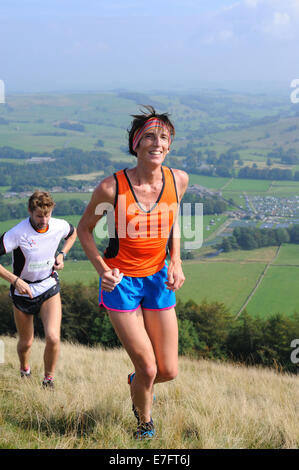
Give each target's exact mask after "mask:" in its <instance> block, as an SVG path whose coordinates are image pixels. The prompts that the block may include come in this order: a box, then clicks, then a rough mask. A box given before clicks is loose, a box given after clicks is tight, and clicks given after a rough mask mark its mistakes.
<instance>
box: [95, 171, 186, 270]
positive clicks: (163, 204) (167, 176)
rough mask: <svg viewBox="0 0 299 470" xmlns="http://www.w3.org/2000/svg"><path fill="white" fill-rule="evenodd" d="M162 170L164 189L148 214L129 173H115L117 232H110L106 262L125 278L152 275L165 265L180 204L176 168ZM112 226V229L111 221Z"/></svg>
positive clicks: (114, 223) (115, 227)
mask: <svg viewBox="0 0 299 470" xmlns="http://www.w3.org/2000/svg"><path fill="white" fill-rule="evenodd" d="M161 171H162V179H163V185H162V189H161V192H160V194H159V196H158V199H157V201H156V202H155V204H154V205H153V206H152V207H151V209H150V210H148V211H146V210H145V209H144V208H142V206H141V204H140V203H139V202H138V199H137V197H136V195H135V193H134V189H133V187H132V185H131V182H130V179H129V177H128V175H127V172H126V170H120V171H118V172H117V173H114V178H115V180H116V197H115V206H114V207H115V209H114V212H113V215H111V214H110V217H111V216H112V217H114V220H113V221H112V222H113V229H112V231H113V233H110V240H109V246H108V247H107V248H106V250H105V253H104V261H105V263H106V264H107V265H108V266H109V267H110V268H111V269H113V268H118V269H119V270H120V272H122V273H123V274H124V275H125V276H132V277H144V276H150V275H152V274H155V273H156V272H158V271H160V269H162V268H163V266H164V264H165V258H166V256H167V252H168V242H169V238H170V235H171V232H172V227H173V223H174V221H175V217H176V214H177V211H178V205H179V204H178V202H179V201H178V195H177V188H176V183H175V177H174V174H173V171H172V169H171V168H168V167H165V166H163V167H161ZM109 225H110V230H111V224H109V222H108V227H109ZM111 235H112V236H111Z"/></svg>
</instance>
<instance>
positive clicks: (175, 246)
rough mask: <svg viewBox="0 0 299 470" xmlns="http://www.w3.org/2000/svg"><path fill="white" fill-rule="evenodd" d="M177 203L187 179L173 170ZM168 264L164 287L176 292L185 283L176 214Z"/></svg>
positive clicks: (185, 187) (184, 190)
mask: <svg viewBox="0 0 299 470" xmlns="http://www.w3.org/2000/svg"><path fill="white" fill-rule="evenodd" d="M173 173H174V177H175V181H176V186H177V192H178V198H179V202H181V200H182V197H183V196H184V194H185V192H186V189H187V187H188V182H189V177H188V175H187V173H186V172H185V171H182V170H173ZM170 246H171V248H170V262H169V265H168V276H167V277H168V281H167V282H166V287H167V289H169V290H173V291H176V290H178V289H180V287H182V285H183V284H184V281H185V276H184V273H183V270H182V260H181V252H180V251H181V238H180V226H179V220H178V214H177V215H176V219H175V222H174V225H173V231H172V237H171V243H170Z"/></svg>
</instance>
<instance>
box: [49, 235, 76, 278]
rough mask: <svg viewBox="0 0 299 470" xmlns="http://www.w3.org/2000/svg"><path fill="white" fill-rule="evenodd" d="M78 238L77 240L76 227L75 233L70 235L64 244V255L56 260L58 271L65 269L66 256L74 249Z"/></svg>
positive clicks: (60, 254) (60, 255)
mask: <svg viewBox="0 0 299 470" xmlns="http://www.w3.org/2000/svg"><path fill="white" fill-rule="evenodd" d="M76 238H77V230H76V228H75V227H74V231H73V233H72V235H70V236H69V237H68V238H67V239H66V240H65V242H64V245H63V248H62V250H61V251H63V253H64V254H63V253H59V254H58V255H57V256H56V259H55V265H54V266H55V269H57V270H60V269H63V267H64V256H65V255H66V254H67V253H68V252H69V251H70V249H71V248H72V246H73V244H74V243H75V241H76Z"/></svg>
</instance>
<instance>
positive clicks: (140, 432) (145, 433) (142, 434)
mask: <svg viewBox="0 0 299 470" xmlns="http://www.w3.org/2000/svg"><path fill="white" fill-rule="evenodd" d="M155 435H156V430H155V426H154V423H153V420H152V419H151V420H150V421H149V422H148V423H141V424H139V425H138V427H137V432H136V434H135V438H136V439H138V440H139V439H152V438H153V437H155Z"/></svg>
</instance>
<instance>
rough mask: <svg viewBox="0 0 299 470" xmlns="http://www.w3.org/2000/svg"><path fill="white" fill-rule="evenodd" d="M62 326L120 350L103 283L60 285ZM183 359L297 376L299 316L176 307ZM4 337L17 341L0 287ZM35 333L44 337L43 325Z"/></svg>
mask: <svg viewBox="0 0 299 470" xmlns="http://www.w3.org/2000/svg"><path fill="white" fill-rule="evenodd" d="M61 297H62V310H63V320H62V328H61V334H62V339H64V340H68V341H72V342H78V343H80V344H84V345H89V346H94V345H98V344H100V345H102V346H103V347H105V348H114V347H120V342H119V340H118V338H117V336H116V334H115V332H114V330H113V327H112V325H111V323H110V320H109V317H108V315H107V314H106V312H105V310H104V309H103V308H99V306H98V283H97V282H93V283H91V284H89V285H83V284H82V283H80V282H77V283H75V284H65V283H62V285H61ZM176 311H177V316H178V323H179V354H180V355H185V356H190V357H193V358H198V359H199V358H205V359H215V360H219V361H233V362H238V363H243V364H246V365H260V366H267V367H274V368H276V369H278V370H280V371H285V372H290V373H298V364H296V363H294V361H292V360H291V354H292V352H293V349H292V347H291V343H292V341H293V340H294V339H296V338H299V314H298V313H295V312H294V313H293V314H292V315H290V316H287V315H285V314H283V313H272V314H270V312H266V313H267V316H264V317H261V316H256V317H253V316H249V315H248V314H247V313H246V311H245V312H243V313H242V315H241V316H240V317H238V318H237V319H235V318H234V317H233V315H232V314H231V313H230V312H229V310H228V309H227V308H226V307H225V305H224V304H223V303H219V302H211V303H208V302H207V301H202V302H201V303H200V304H196V303H195V302H194V301H192V300H189V301H188V302H185V303H183V302H181V301H180V300H178V302H177V307H176ZM0 317H1V324H0V334H1V335H15V334H16V329H15V324H14V321H13V315H12V307H11V301H10V299H9V297H8V286H7V287H6V286H0ZM34 321H35V331H36V334H37V335H38V336H40V337H43V328H42V324H41V321H40V319H39V318H38V317H37V318H35V319H34Z"/></svg>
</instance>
